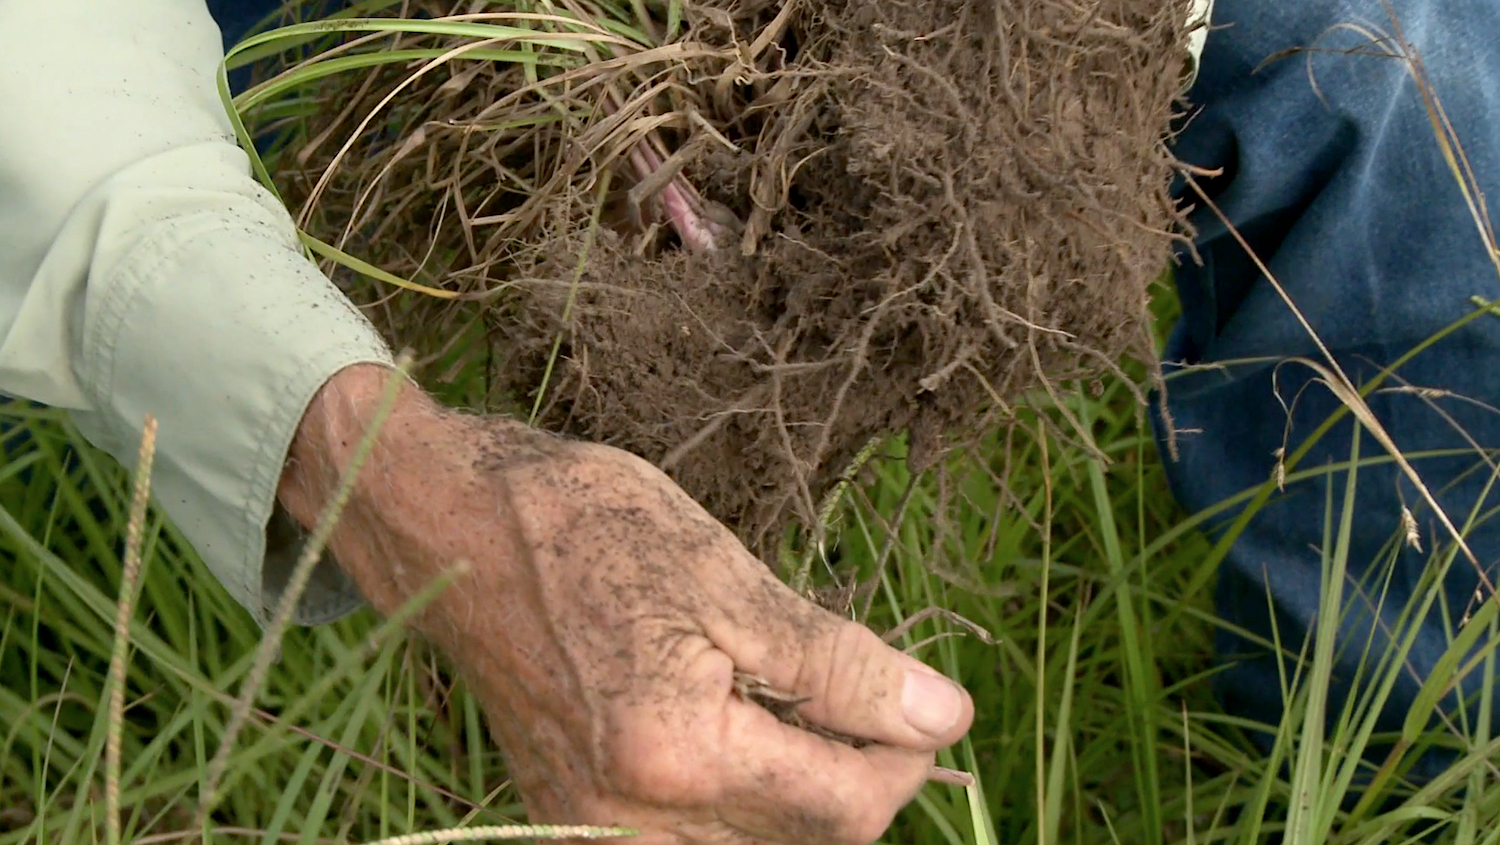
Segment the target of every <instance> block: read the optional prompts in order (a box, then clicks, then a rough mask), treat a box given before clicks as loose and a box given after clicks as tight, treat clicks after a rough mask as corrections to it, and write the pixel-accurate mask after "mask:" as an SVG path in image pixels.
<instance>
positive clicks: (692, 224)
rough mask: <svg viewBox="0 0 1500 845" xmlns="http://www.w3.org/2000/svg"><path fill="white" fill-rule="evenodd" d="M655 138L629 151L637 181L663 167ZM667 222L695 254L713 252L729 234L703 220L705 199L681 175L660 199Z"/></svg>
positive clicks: (722, 228) (664, 189)
mask: <svg viewBox="0 0 1500 845" xmlns="http://www.w3.org/2000/svg"><path fill="white" fill-rule="evenodd" d="M654 140H655V137H654V135H653V136H651V137H647V138H645V139H643V140H642V141H641V142H640V143H638V144H636V145H635V147H634V148H632V149H631V151H630V164H631V166H632V167H633V168H634V169H635V175H636V178H637V179H646V178H647V177H649V176H651V174H653V173H655V172H656V171H657V168H659V167H661V165H662V159H661V158H660V157H659V156H658V155H657V153H656V150H654V149H652V142H653V141H654ZM657 199H658V200H659V201H660V202H661V205H662V210H663V211H665V212H666V215H667V220H668V221H669V222H670V223H671V224H672V228H673V230H675V231H676V232H677V236H678V237H679V238H681V239H682V242H683V244H684V245H686V246H687V248H688V249H691V250H692V251H694V252H712V251H714V250H715V249H718V247H719V241H720V239H721V238H722V237H724V236H725V235H726V234H728V230H727V229H726V228H725V227H724V226H723V225H721V224H719V223H716V222H714V221H712V220H709V219H708V218H706V217H704V216H703V212H702V209H703V198H702V197H701V196H699V194H698V191H697V190H696V189H695V188H694V187H693V186H692V183H690V182H688V181H687V180H686V179H684V178H683V177H682V176H681V174H679V175H677V176H675V177H673V179H672V181H671V182H669V183H668V184H667V185H666V187H664V188H662V190H661V193H660V194H658V195H657Z"/></svg>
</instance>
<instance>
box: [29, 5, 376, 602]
mask: <svg viewBox="0 0 1500 845" xmlns="http://www.w3.org/2000/svg"><path fill="white" fill-rule="evenodd" d="M222 58H223V53H222V47H221V43H220V36H219V30H218V28H217V27H216V26H215V24H214V21H213V19H212V18H210V17H209V14H208V11H207V8H206V7H205V5H204V3H203V0H0V391H4V392H5V393H8V394H11V395H14V396H21V397H25V398H27V399H32V400H35V401H38V402H42V403H45V404H47V405H51V406H54V407H58V408H66V409H68V410H69V411H70V412H71V415H72V417H73V419H74V420H76V422H77V424H78V426H79V428H80V429H81V430H82V431H83V432H84V434H85V435H86V436H87V437H88V438H89V439H90V440H91V441H92V442H93V443H94V444H95V445H97V446H99V447H101V448H103V449H104V450H106V451H108V452H109V453H110V454H112V455H114V456H115V457H116V458H117V459H119V460H120V461H122V462H125V463H127V464H128V463H133V462H134V458H135V453H136V450H137V448H138V444H139V442H140V435H141V430H142V425H143V421H144V419H145V417H146V415H147V414H153V415H155V416H156V418H157V420H158V422H159V424H160V428H159V434H158V441H157V452H156V458H155V473H154V478H153V491H154V493H155V495H156V499H157V501H158V503H159V504H160V505H161V506H162V507H163V508H164V509H165V510H166V512H167V514H168V515H170V516H171V518H172V519H173V520H174V521H175V522H176V524H177V526H178V527H179V528H180V529H181V530H182V532H183V534H184V535H186V537H187V538H188V540H189V541H190V542H192V544H193V546H194V547H195V548H196V549H197V551H198V553H199V555H200V556H201V557H202V558H203V560H204V561H205V562H206V563H207V564H208V567H209V569H211V570H212V571H213V573H214V575H216V576H217V577H218V578H219V580H220V581H222V582H223V584H224V586H225V587H227V588H228V589H229V591H230V593H232V594H233V596H234V598H235V599H236V600H238V601H239V602H240V603H242V604H243V605H245V607H247V608H248V609H249V610H250V612H251V614H252V615H254V616H255V618H256V619H257V621H260V622H262V623H264V622H265V621H266V620H267V618H268V616H269V611H270V609H271V608H273V607H274V606H275V601H276V599H277V596H278V595H279V589H280V585H281V584H282V583H283V582H284V580H285V578H286V577H287V575H289V574H290V561H291V558H292V555H294V554H295V551H294V550H290V549H286V550H282V549H273V550H272V551H273V553H272V555H271V558H270V562H269V564H267V557H266V555H267V543H266V527H267V523H268V521H269V520H270V517H271V514H272V509H273V506H274V502H275V496H276V485H277V480H278V478H279V476H280V474H281V468H282V464H283V463H284V461H285V459H286V454H287V448H288V446H289V444H290V443H291V440H292V435H293V433H294V432H295V429H296V426H297V423H298V421H299V420H300V419H301V417H302V412H303V410H304V408H305V407H306V406H307V403H308V402H309V401H310V400H311V398H312V396H313V394H314V393H315V392H316V391H317V389H318V387H319V386H320V385H322V384H323V382H325V381H326V380H327V379H328V378H329V377H330V376H332V375H333V374H334V373H335V372H337V371H338V370H340V369H342V368H344V367H346V366H348V365H350V364H354V363H359V362H379V363H389V362H390V354H389V352H388V351H387V349H386V346H385V344H384V343H383V342H382V341H381V339H380V337H379V336H378V335H377V334H376V332H375V331H374V330H373V329H372V328H371V326H370V324H369V322H368V321H366V320H365V319H364V317H363V316H361V315H360V314H359V313H358V312H357V311H356V310H355V309H354V308H353V307H352V306H351V305H350V304H349V302H348V300H347V299H346V298H345V297H344V296H343V295H342V294H341V293H340V292H339V291H338V290H337V289H336V288H335V287H334V286H333V284H332V283H330V282H329V281H328V279H327V278H325V277H324V276H323V274H322V273H320V272H319V271H318V269H317V267H315V266H314V265H313V264H311V263H310V262H308V261H307V260H306V259H305V258H304V257H303V254H302V251H301V248H300V246H299V243H298V240H297V236H296V231H295V229H294V228H293V226H292V221H291V219H290V217H289V216H288V214H287V211H286V210H285V209H284V208H283V207H282V206H281V205H280V204H279V203H277V202H276V200H275V199H274V198H273V197H272V196H271V195H270V194H269V193H268V192H267V191H265V190H264V189H263V188H262V187H261V186H259V185H258V184H257V183H256V182H255V181H254V180H253V179H252V178H251V176H250V168H249V162H248V160H247V158H246V156H245V154H244V153H243V152H242V151H241V150H240V149H239V147H238V146H237V145H236V143H235V140H234V135H233V132H232V130H231V128H230V125H229V122H228V120H227V118H226V116H225V112H224V107H223V105H222V104H221V102H220V100H219V95H218V92H217V88H216V83H215V79H216V74H217V68H218V66H219V63H220V61H221V60H222ZM282 533H284V532H282ZM357 605H358V597H357V595H356V594H355V592H354V591H353V589H352V588H351V586H350V585H349V584H348V583H347V582H346V581H345V580H344V579H343V576H342V574H341V573H339V572H338V571H337V569H336V568H335V567H333V566H332V565H330V564H326V563H325V564H324V565H323V567H322V571H320V572H319V573H318V575H317V578H316V583H315V585H314V586H313V587H312V588H311V589H310V590H309V591H308V593H307V595H306V596H305V598H304V600H303V602H302V603H301V606H300V608H299V613H298V616H297V619H298V621H300V622H304V623H313V622H318V621H322V620H327V619H331V618H334V617H336V616H338V615H340V614H342V613H345V612H347V611H349V610H350V609H352V608H353V607H356V606H357Z"/></svg>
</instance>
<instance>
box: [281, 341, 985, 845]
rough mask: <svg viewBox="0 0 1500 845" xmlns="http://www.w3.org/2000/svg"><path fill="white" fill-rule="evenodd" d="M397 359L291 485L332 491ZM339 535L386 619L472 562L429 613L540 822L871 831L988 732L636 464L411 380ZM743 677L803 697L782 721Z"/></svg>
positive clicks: (849, 835) (342, 381)
mask: <svg viewBox="0 0 1500 845" xmlns="http://www.w3.org/2000/svg"><path fill="white" fill-rule="evenodd" d="M385 378H386V372H385V371H384V370H381V369H379V368H375V367H365V366H360V367H352V368H349V369H346V370H344V371H343V372H341V373H340V374H339V375H338V376H336V377H335V378H334V379H333V380H332V381H330V382H329V383H328V384H327V385H325V387H324V388H323V390H322V392H320V393H319V395H318V398H317V399H316V400H315V401H314V402H313V404H312V406H311V407H310V408H309V410H308V412H307V415H306V417H305V418H304V420H303V422H302V425H301V428H300V429H299V431H298V435H297V440H296V442H295V443H294V444H293V448H292V455H291V458H290V460H289V462H288V467H287V471H286V473H285V475H284V477H283V479H282V483H281V488H280V498H281V501H282V503H283V505H284V506H285V507H286V508H287V509H288V511H290V512H291V514H292V515H293V516H294V517H295V518H297V519H298V520H300V521H302V522H303V523H304V524H307V523H310V522H312V521H313V519H315V517H316V513H317V511H318V509H319V508H320V507H321V506H322V504H323V503H324V502H325V501H327V500H328V498H329V496H330V495H331V492H332V490H333V489H334V486H335V485H336V482H337V475H338V472H339V470H340V468H342V467H343V466H346V465H347V462H348V459H349V456H350V455H351V453H352V452H353V449H354V446H355V444H356V442H357V441H358V439H359V436H360V432H361V431H362V429H363V427H364V425H365V424H366V423H367V422H368V420H369V419H370V416H371V412H372V409H373V406H374V405H375V403H376V400H377V397H378V394H379V392H380V390H381V388H382V385H383V384H384V381H385ZM332 550H333V552H334V554H335V555H336V556H337V558H338V560H339V563H340V565H341V566H342V567H343V568H344V569H345V570H346V571H348V572H349V573H350V575H351V576H352V577H353V578H354V580H355V581H356V583H357V584H358V585H359V587H360V589H361V591H362V592H363V593H364V595H365V596H366V597H367V598H368V599H369V600H370V602H371V603H372V604H373V605H374V606H375V608H376V609H377V610H379V611H381V612H385V613H389V612H391V611H393V610H395V609H396V608H398V607H400V606H401V605H402V603H403V602H404V601H405V600H406V599H408V598H409V597H410V596H412V595H413V594H414V593H415V592H416V591H418V590H419V589H421V587H422V586H423V585H424V584H426V583H428V582H429V581H430V580H431V579H433V578H434V577H436V576H438V575H439V574H440V573H443V572H445V571H448V570H449V569H450V568H451V567H452V566H453V564H454V563H455V562H457V561H466V562H468V563H470V564H471V565H470V567H469V569H468V571H467V574H464V575H462V576H461V577H460V578H459V580H458V581H457V582H456V583H455V584H453V585H452V586H450V587H449V588H448V589H447V590H445V591H444V592H443V593H442V594H441V595H440V596H439V597H438V598H437V599H436V600H434V601H433V602H432V603H431V604H430V605H428V607H427V608H426V610H425V611H424V612H423V613H422V614H421V616H420V618H419V620H418V622H417V623H416V624H417V627H418V628H420V629H421V630H422V632H423V633H425V634H426V635H427V636H428V637H430V638H431V639H433V640H434V641H435V642H436V643H437V644H438V645H439V646H440V647H441V648H442V649H443V650H444V651H445V652H446V653H447V654H448V655H449V657H450V658H451V659H452V660H453V661H454V662H455V663H456V664H457V666H458V668H459V670H460V671H461V672H462V673H463V675H464V677H465V678H466V679H467V680H468V682H469V683H470V685H471V686H472V687H473V689H474V692H475V694H476V695H477V696H478V697H479V699H480V700H481V701H482V702H483V704H484V706H485V708H486V711H487V714H488V717H489V725H490V728H491V730H492V731H493V732H494V734H495V736H496V737H497V739H498V740H499V744H500V746H501V748H502V749H503V751H504V752H505V756H506V760H507V762H508V764H509V769H510V774H511V776H512V777H514V778H515V781H516V783H517V784H518V785H519V786H520V788H521V791H522V794H523V796H524V797H525V800H526V802H527V807H528V809H529V811H530V814H531V817H532V819H533V820H534V821H537V822H559V823H583V824H598V825H616V824H618V825H625V826H629V827H635V828H638V829H639V830H640V831H641V832H642V836H641V837H640V838H639V839H637V840H635V841H638V842H641V843H643V845H657V843H683V845H686V843H714V845H720V843H771V842H775V843H819V844H820V845H821V843H843V842H848V843H865V842H870V841H872V840H874V839H875V838H876V837H878V836H879V835H880V834H881V833H882V832H883V831H884V830H885V828H886V827H887V826H888V825H889V824H890V821H891V818H892V817H893V816H894V814H895V813H896V811H897V810H898V809H900V808H901V807H902V806H903V805H904V804H906V803H907V802H908V801H909V800H910V799H911V798H912V797H913V795H914V794H915V793H916V791H917V789H918V788H920V787H921V785H922V783H923V782H924V781H925V780H926V778H927V776H928V774H929V772H930V771H931V770H932V766H933V759H934V754H933V752H934V750H936V749H939V748H942V747H944V746H946V745H949V744H950V743H952V742H954V741H955V740H957V739H958V738H959V737H960V736H962V735H963V733H964V732H965V731H966V730H967V729H968V726H969V723H970V721H971V720H972V717H973V704H972V702H971V701H970V700H969V698H968V696H967V694H965V693H964V692H963V691H962V690H961V689H960V688H959V687H958V686H957V685H956V684H953V683H952V682H950V681H948V680H947V679H946V678H944V677H942V676H941V675H939V674H937V673H936V672H934V671H933V670H931V669H929V668H927V667H926V666H924V665H923V664H921V663H920V662H918V661H916V660H913V659H911V658H909V657H907V656H905V655H903V654H901V653H900V652H898V651H895V650H893V649H891V648H890V647H888V646H886V645H885V644H884V643H882V642H881V641H880V639H879V638H878V637H876V636H875V635H874V634H873V633H871V632H870V631H869V630H868V629H866V628H864V627H862V626H859V625H856V624H853V623H851V622H848V621H843V620H840V619H839V618H837V617H836V616H834V615H832V614H830V613H827V612H825V611H823V610H821V609H819V608H817V607H815V606H814V605H812V604H810V603H808V602H806V601H803V600H802V599H800V598H798V597H797V596H796V595H795V594H794V593H793V592H792V591H791V590H790V589H788V588H787V587H785V586H784V585H782V584H781V583H780V582H779V581H777V580H776V579H775V578H774V577H772V576H771V574H770V573H769V572H768V571H767V569H766V568H765V566H763V565H762V564H761V563H760V562H759V561H757V560H756V559H755V558H754V557H753V556H751V555H750V554H749V553H748V552H747V551H746V550H745V549H744V547H743V546H741V545H740V544H739V542H738V541H736V540H735V538H734V536H733V535H732V534H730V533H729V531H728V530H726V529H725V528H724V527H723V526H722V525H720V524H719V523H718V522H716V521H714V520H713V519H712V518H711V517H710V516H709V515H708V514H707V513H706V512H704V511H703V509H702V508H700V507H698V505H697V504H696V503H694V502H693V501H692V500H691V499H690V498H689V497H688V496H687V494H685V493H684V492H683V491H682V490H681V489H679V488H678V487H677V486H676V485H675V484H673V483H672V482H671V481H670V480H669V479H668V478H667V477H666V476H665V475H663V474H662V473H661V472H660V471H658V470H656V469H655V468H654V467H652V466H650V465H649V464H647V463H646V462H645V461H642V460H640V459H638V458H635V457H632V456H631V455H629V454H627V453H624V452H621V451H619V450H616V449H611V448H608V447H605V446H599V445H594V444H586V443H573V442H565V441H561V440H558V439H555V438H552V437H549V436H546V435H543V434H539V433H537V432H534V431H532V430H529V429H526V428H525V427H523V426H520V425H518V424H516V423H512V422H507V421H501V420H495V419H482V418H473V417H462V416H458V415H453V414H448V413H444V412H441V411H440V410H438V409H437V408H436V407H435V406H434V405H433V404H432V403H431V402H430V401H428V400H427V399H426V398H425V397H423V396H422V395H421V394H420V392H419V391H417V390H415V389H414V388H407V389H405V393H404V394H403V397H402V399H401V400H400V401H399V402H398V405H397V410H396V412H395V413H394V414H393V415H392V417H391V419H390V421H389V422H388V423H387V424H386V426H385V428H384V429H383V430H382V434H381V437H380V441H379V445H378V447H377V451H376V453H375V454H374V456H373V457H372V459H371V462H370V463H369V464H368V465H367V466H366V467H365V469H364V470H363V472H362V473H361V475H360V478H359V481H358V483H357V484H356V486H355V490H354V495H353V498H352V500H351V502H350V505H349V507H348V508H347V510H346V511H345V515H344V517H343V519H342V521H341V523H340V528H339V529H338V530H337V531H336V532H335V536H334V539H333V542H332ZM736 670H741V671H743V672H748V673H751V674H753V675H757V676H759V677H760V678H762V679H764V680H765V681H766V682H768V683H769V684H770V685H771V686H773V687H776V688H778V689H780V690H784V691H787V692H790V693H792V694H794V695H796V696H798V697H805V698H806V702H805V703H804V704H803V705H802V706H801V707H800V708H799V713H800V714H801V716H802V717H803V718H805V719H806V720H808V721H809V722H812V723H814V724H817V725H821V726H823V727H824V728H827V729H830V730H832V731H835V732H838V733H842V734H848V735H853V736H857V737H862V738H865V739H868V740H871V741H872V742H871V743H870V744H867V745H865V746H863V747H861V748H854V747H852V746H850V745H848V744H844V743H840V742H838V741H835V740H830V739H825V738H822V737H820V736H817V735H815V734H813V733H811V732H808V731H804V730H801V729H798V728H795V727H792V726H790V725H787V724H784V723H782V722H780V721H778V720H777V719H776V718H775V717H774V716H773V715H772V714H771V713H770V712H769V711H767V710H765V709H763V708H762V707H760V706H758V705H756V704H753V703H750V702H747V701H745V700H743V699H742V698H740V697H739V696H738V695H736V693H735V690H734V684H733V676H734V673H735V671H736Z"/></svg>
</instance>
